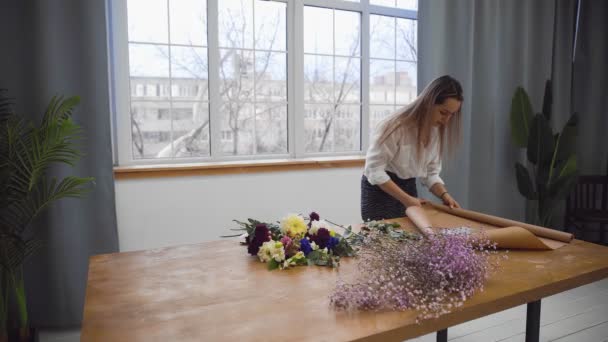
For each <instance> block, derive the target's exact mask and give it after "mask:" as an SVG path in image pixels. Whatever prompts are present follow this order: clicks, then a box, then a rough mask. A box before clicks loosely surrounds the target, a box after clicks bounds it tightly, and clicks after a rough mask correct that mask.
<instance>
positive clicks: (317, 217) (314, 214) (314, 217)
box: [308, 211, 320, 221]
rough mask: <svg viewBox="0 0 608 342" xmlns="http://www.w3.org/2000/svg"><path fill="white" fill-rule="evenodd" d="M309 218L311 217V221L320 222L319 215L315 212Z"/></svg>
mask: <svg viewBox="0 0 608 342" xmlns="http://www.w3.org/2000/svg"><path fill="white" fill-rule="evenodd" d="M308 216H310V220H311V221H319V219H320V217H319V214H317V213H316V212H314V211H313V212H312V213H310V215H308Z"/></svg>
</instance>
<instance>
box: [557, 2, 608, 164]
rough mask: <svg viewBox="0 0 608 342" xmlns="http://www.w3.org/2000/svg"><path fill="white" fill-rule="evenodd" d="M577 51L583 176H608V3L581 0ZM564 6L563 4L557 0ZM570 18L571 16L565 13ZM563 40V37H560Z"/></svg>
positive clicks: (576, 103)
mask: <svg viewBox="0 0 608 342" xmlns="http://www.w3.org/2000/svg"><path fill="white" fill-rule="evenodd" d="M579 1H580V4H579V7H578V8H579V15H578V20H575V22H574V24H575V25H578V33H577V36H576V42H575V43H576V44H575V49H574V65H573V67H574V70H573V82H572V86H573V89H572V92H571V93H572V101H573V103H572V108H573V111H574V112H577V113H579V115H580V123H579V132H580V133H579V137H578V141H577V142H578V157H579V159H578V160H579V168H580V170H581V173H582V174H600V175H606V174H608V141H607V140H606V132H608V21H607V18H608V2H607V1H603V0H579ZM558 2H560V3H561V1H558ZM563 15H564V16H566V17H568V18H570V17H572V16H571V15H568V13H567V12H566V13H564V14H563ZM560 38H561V37H560Z"/></svg>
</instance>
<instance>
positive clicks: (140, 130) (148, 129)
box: [131, 101, 171, 159]
mask: <svg viewBox="0 0 608 342" xmlns="http://www.w3.org/2000/svg"><path fill="white" fill-rule="evenodd" d="M170 108H171V106H170V104H169V102H159V101H155V102H138V101H133V102H132V103H131V141H132V150H133V158H134V159H144V158H159V156H158V154H159V152H161V151H164V152H167V151H168V153H166V154H163V156H164V157H170V156H171V110H170Z"/></svg>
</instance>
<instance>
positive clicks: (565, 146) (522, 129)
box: [511, 80, 578, 226]
mask: <svg viewBox="0 0 608 342" xmlns="http://www.w3.org/2000/svg"><path fill="white" fill-rule="evenodd" d="M551 107H552V95H551V81H550V80H548V81H547V82H546V84H545V96H544V99H543V109H542V113H539V114H536V115H534V116H533V117H532V114H531V113H532V106H531V104H530V100H529V97H528V95H527V94H526V92H525V90H524V89H523V88H521V87H518V88H517V89H516V90H515V94H514V95H513V99H512V102H511V135H512V136H513V141H514V143H515V145H517V146H518V147H522V148H524V147H525V148H526V149H527V151H526V155H527V159H528V165H527V167H526V166H524V165H523V164H521V163H519V162H518V163H516V164H515V176H516V178H517V188H518V190H519V192H520V193H521V194H522V195H523V196H524V197H525V198H526V199H528V200H534V201H538V213H537V217H536V218H535V220H534V221H535V222H534V223H538V224H541V225H544V226H547V225H549V223H550V221H551V218H552V215H553V211H554V209H555V207H556V205H557V204H558V202H559V201H561V200H563V199H565V198H566V196H567V195H568V193H570V192H571V191H572V189H573V187H574V185H575V184H576V180H577V173H578V172H577V166H576V135H577V123H578V115H577V114H576V113H574V114H573V115H572V116H571V117H570V119H569V120H568V122H567V123H566V125H565V126H564V128H563V130H562V132H561V133H560V132H557V133H555V134H554V133H553V131H552V129H551V125H550V123H549V120H550V119H551V111H552V108H551Z"/></svg>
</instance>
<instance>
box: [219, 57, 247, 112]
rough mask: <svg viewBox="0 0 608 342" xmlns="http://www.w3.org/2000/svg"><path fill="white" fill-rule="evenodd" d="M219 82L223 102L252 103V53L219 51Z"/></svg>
mask: <svg viewBox="0 0 608 342" xmlns="http://www.w3.org/2000/svg"><path fill="white" fill-rule="evenodd" d="M220 82H221V84H220V95H221V97H222V99H223V100H224V101H230V102H236V103H241V102H243V101H253V52H252V51H250V50H226V49H220Z"/></svg>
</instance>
